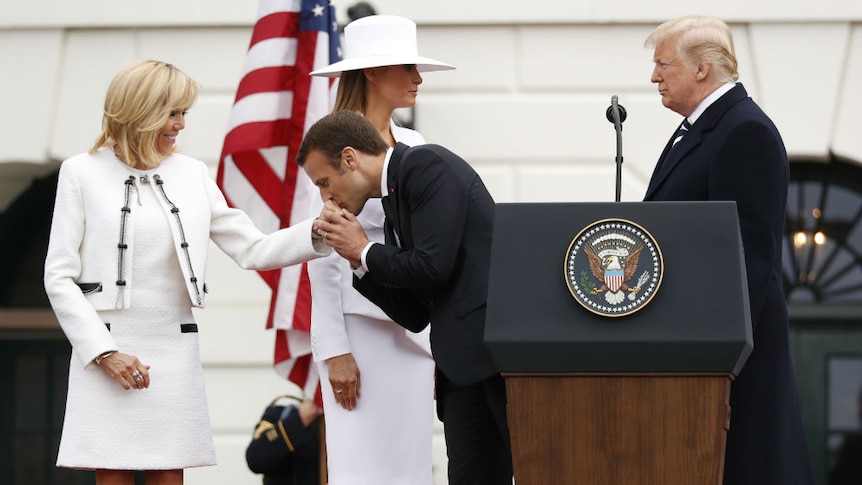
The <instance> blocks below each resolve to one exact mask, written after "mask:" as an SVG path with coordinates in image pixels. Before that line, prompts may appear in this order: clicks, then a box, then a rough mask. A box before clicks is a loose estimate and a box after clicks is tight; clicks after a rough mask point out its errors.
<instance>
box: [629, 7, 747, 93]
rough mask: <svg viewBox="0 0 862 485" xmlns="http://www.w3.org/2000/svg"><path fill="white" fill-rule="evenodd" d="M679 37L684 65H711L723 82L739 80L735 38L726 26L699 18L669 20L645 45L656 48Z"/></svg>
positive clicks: (689, 17) (679, 53)
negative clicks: (701, 63)
mask: <svg viewBox="0 0 862 485" xmlns="http://www.w3.org/2000/svg"><path fill="white" fill-rule="evenodd" d="M677 37H678V39H679V42H678V43H677V57H678V58H679V59H680V60H681V61H682V62H683V63H684V64H686V65H688V66H696V65H697V64H698V63H700V62H704V63H707V64H710V65H711V66H712V69H713V72H715V74H716V77H717V80H718V81H720V82H728V81H736V80H737V79H739V71H738V70H737V69H738V67H737V61H736V51H735V49H734V47H733V34H731V31H730V27H728V26H727V24H726V23H724V22H723V21H721V20H719V19H717V18H713V17H702V16H696V15H689V16H686V17H680V18H677V19H673V20H668V21H667V22H665V23H663V24H661V25H659V26H658V27H656V29H655V30H653V31H652V33H651V34H650V35H649V37H647V40H646V42H645V43H644V45H645V46H646V47H656V46H658V45H659V44H661V43H662V42H664V41H666V40H669V39H672V38H677Z"/></svg>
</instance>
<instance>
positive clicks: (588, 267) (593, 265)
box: [565, 219, 664, 317]
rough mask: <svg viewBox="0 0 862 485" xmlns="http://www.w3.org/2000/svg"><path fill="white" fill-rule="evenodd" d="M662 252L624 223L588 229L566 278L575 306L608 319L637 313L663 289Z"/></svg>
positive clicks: (574, 248) (569, 257)
mask: <svg viewBox="0 0 862 485" xmlns="http://www.w3.org/2000/svg"><path fill="white" fill-rule="evenodd" d="M663 273H664V262H663V261H662V257H661V249H660V248H659V246H658V244H657V243H656V241H655V240H654V239H653V237H652V235H650V234H649V233H648V232H647V231H646V230H645V229H644V228H642V227H641V226H639V225H637V224H635V223H633V222H630V221H626V220H623V219H604V220H601V221H597V222H594V223H592V224H590V225H589V226H587V227H585V228H584V229H583V230H581V232H580V233H579V234H578V235H577V236H575V238H574V239H573V240H572V243H571V244H569V249H568V251H566V261H565V277H566V284H567V285H568V287H569V291H570V292H571V293H572V296H573V297H575V300H577V301H578V303H580V304H581V305H582V306H583V307H584V308H586V309H587V310H589V311H591V312H593V313H596V314H598V315H602V316H606V317H621V316H623V315H629V314H631V313H634V312H636V311H638V310H640V309H641V308H643V307H644V306H646V304H647V303H649V302H650V300H652V298H653V296H655V293H656V291H658V288H659V286H660V285H661V279H662V274H663Z"/></svg>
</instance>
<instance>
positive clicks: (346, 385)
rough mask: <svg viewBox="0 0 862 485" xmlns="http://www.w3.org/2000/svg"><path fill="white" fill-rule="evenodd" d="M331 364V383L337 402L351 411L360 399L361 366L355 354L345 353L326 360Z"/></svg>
mask: <svg viewBox="0 0 862 485" xmlns="http://www.w3.org/2000/svg"><path fill="white" fill-rule="evenodd" d="M326 363H327V365H328V366H329V384H330V385H331V386H332V392H333V394H334V395H335V402H337V403H338V404H340V405H341V407H343V408H344V409H346V410H348V411H350V410H352V409H354V408H355V407H356V400H357V399H359V386H360V381H359V367H358V366H357V365H356V360H354V358H353V354H344V355H339V356H337V357H332V358H330V359H327V360H326Z"/></svg>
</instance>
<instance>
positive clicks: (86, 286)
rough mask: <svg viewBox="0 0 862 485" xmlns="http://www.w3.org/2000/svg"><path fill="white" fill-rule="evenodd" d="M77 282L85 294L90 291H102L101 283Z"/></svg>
mask: <svg viewBox="0 0 862 485" xmlns="http://www.w3.org/2000/svg"><path fill="white" fill-rule="evenodd" d="M75 284H76V285H78V288H80V289H81V293H83V294H85V295H86V294H88V293H98V292H100V291H102V284H101V283H75Z"/></svg>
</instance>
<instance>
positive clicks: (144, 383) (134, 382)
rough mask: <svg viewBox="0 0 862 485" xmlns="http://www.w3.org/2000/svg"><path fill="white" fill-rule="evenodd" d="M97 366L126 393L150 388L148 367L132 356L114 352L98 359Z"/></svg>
mask: <svg viewBox="0 0 862 485" xmlns="http://www.w3.org/2000/svg"><path fill="white" fill-rule="evenodd" d="M98 365H99V367H100V368H101V369H102V371H103V372H104V373H105V374H108V377H110V378H111V379H114V380H115V381H117V382H119V383H120V385H121V386H123V389H125V390H127V391H128V390H129V389H146V388H148V387H150V372H149V371H150V366H148V365H144V364H142V363H141V361H140V360H138V358H137V357H135V356H134V355H129V354H124V353H122V352H114V353H112V354H110V355H108V356H107V357H104V358H102V359H100V360H99V364H98Z"/></svg>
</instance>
